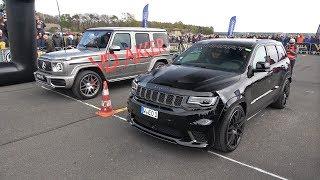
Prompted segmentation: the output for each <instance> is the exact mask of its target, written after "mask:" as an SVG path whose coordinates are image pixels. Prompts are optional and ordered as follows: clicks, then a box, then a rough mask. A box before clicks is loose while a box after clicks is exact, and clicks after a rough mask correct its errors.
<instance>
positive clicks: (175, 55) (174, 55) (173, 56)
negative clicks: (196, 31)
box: [172, 53, 179, 61]
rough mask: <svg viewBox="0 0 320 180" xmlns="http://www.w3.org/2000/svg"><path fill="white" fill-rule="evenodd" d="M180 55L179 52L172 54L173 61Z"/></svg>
mask: <svg viewBox="0 0 320 180" xmlns="http://www.w3.org/2000/svg"><path fill="white" fill-rule="evenodd" d="M178 56H179V54H177V53H175V54H173V55H172V61H174V60H175V59H176V58H177V57H178Z"/></svg>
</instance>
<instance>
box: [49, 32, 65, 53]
mask: <svg viewBox="0 0 320 180" xmlns="http://www.w3.org/2000/svg"><path fill="white" fill-rule="evenodd" d="M52 41H53V45H54V47H55V50H61V49H62V48H63V47H64V40H63V37H62V36H61V35H60V33H59V32H57V33H55V34H54V35H53V36H52Z"/></svg>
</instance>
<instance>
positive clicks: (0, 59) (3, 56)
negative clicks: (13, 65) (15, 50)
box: [0, 48, 11, 62]
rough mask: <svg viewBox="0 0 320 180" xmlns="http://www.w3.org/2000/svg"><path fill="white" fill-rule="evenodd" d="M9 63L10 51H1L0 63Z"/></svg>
mask: <svg viewBox="0 0 320 180" xmlns="http://www.w3.org/2000/svg"><path fill="white" fill-rule="evenodd" d="M10 61H11V53H10V49H8V48H7V49H1V50H0V62H10Z"/></svg>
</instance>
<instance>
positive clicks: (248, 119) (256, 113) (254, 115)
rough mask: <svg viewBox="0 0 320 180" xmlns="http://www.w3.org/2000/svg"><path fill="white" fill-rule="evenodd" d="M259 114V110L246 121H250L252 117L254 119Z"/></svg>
mask: <svg viewBox="0 0 320 180" xmlns="http://www.w3.org/2000/svg"><path fill="white" fill-rule="evenodd" d="M260 112H261V110H259V111H258V112H257V113H255V114H254V115H252V116H251V117H249V118H248V119H247V121H249V120H250V119H252V118H253V117H255V116H256V115H257V114H259V113H260Z"/></svg>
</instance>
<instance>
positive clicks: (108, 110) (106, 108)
mask: <svg viewBox="0 0 320 180" xmlns="http://www.w3.org/2000/svg"><path fill="white" fill-rule="evenodd" d="M101 106H102V107H101V109H100V111H98V112H96V114H97V115H99V116H101V117H109V116H112V115H113V114H114V112H113V109H112V106H111V99H110V97H109V89H108V84H107V81H104V82H103V90H102V102H101Z"/></svg>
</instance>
